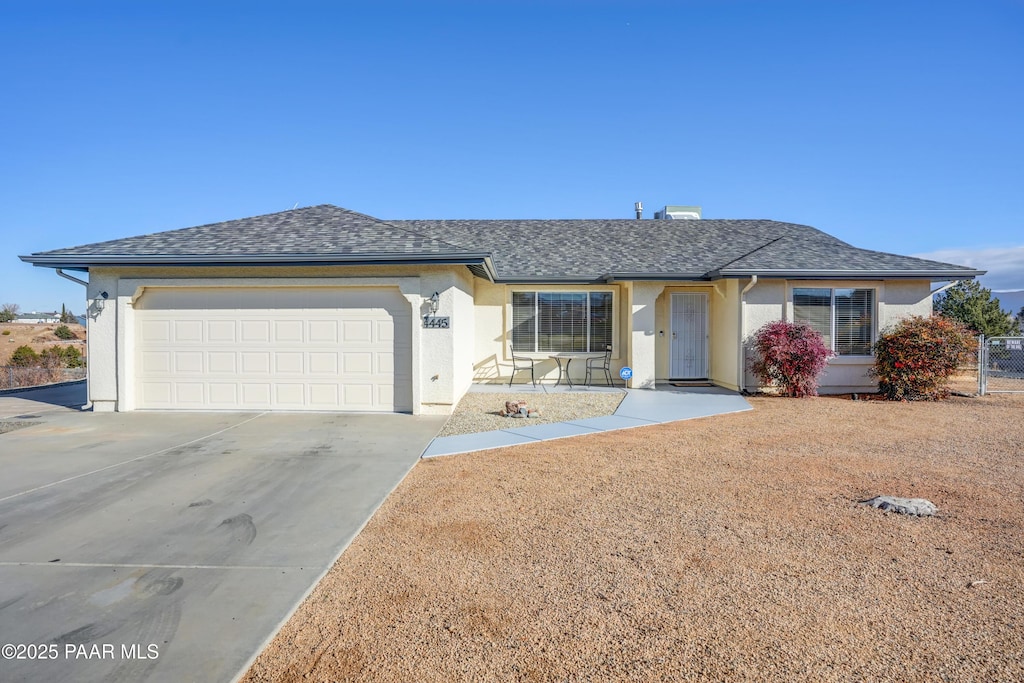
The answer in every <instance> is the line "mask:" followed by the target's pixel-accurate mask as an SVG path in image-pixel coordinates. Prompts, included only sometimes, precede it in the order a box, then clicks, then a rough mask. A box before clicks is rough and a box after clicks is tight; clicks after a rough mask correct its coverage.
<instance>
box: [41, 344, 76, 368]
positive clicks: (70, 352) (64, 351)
mask: <svg viewBox="0 0 1024 683" xmlns="http://www.w3.org/2000/svg"><path fill="white" fill-rule="evenodd" d="M39 360H40V361H41V362H42V363H43V365H46V366H57V367H62V368H84V367H85V359H83V358H82V352H81V351H79V350H78V349H77V348H75V347H74V346H51V347H50V348H48V349H44V350H43V352H42V353H41V354H39Z"/></svg>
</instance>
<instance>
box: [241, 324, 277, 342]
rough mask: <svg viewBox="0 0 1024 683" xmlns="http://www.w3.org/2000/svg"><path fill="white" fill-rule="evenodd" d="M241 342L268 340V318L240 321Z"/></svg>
mask: <svg viewBox="0 0 1024 683" xmlns="http://www.w3.org/2000/svg"><path fill="white" fill-rule="evenodd" d="M241 341H242V343H243V344H244V343H247V342H257V343H263V344H266V343H269V342H270V321H269V320H243V321H242V336H241Z"/></svg>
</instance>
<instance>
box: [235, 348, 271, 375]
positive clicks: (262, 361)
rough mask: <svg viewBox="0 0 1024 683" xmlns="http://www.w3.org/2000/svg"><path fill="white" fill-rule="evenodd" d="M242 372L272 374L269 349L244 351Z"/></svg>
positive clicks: (242, 354)
mask: <svg viewBox="0 0 1024 683" xmlns="http://www.w3.org/2000/svg"><path fill="white" fill-rule="evenodd" d="M241 357H242V372H243V373H244V374H247V375H250V374H258V375H269V374H270V352H269V351H243V352H242V353H241Z"/></svg>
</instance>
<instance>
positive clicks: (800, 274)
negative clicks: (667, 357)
mask: <svg viewBox="0 0 1024 683" xmlns="http://www.w3.org/2000/svg"><path fill="white" fill-rule="evenodd" d="M986 272H988V271H985V270H959V269H958V270H940V269H935V270H791V269H779V270H772V269H770V268H768V269H766V268H759V269H752V270H733V269H729V270H721V271H715V273H713V274H710V275H712V279H717V278H731V277H750V276H752V275H757V276H759V277H777V278H788V279H801V280H936V281H939V280H970V279H973V278H976V277H981V276H982V275H984V274H985V273H986Z"/></svg>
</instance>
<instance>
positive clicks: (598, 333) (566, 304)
mask: <svg viewBox="0 0 1024 683" xmlns="http://www.w3.org/2000/svg"><path fill="white" fill-rule="evenodd" d="M611 343H612V293H611V292H512V346H513V347H514V348H515V350H516V351H523V352H536V353H542V352H551V353H559V352H572V351H579V352H583V353H588V352H600V351H604V349H605V346H606V345H608V344H611Z"/></svg>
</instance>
